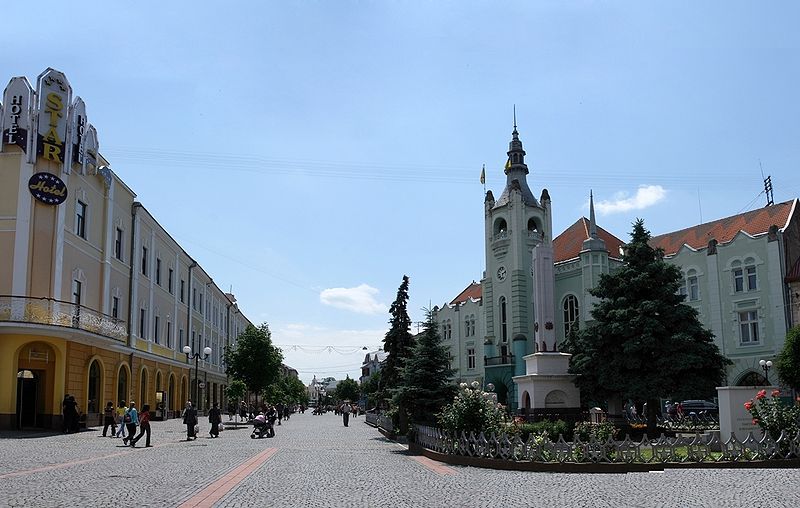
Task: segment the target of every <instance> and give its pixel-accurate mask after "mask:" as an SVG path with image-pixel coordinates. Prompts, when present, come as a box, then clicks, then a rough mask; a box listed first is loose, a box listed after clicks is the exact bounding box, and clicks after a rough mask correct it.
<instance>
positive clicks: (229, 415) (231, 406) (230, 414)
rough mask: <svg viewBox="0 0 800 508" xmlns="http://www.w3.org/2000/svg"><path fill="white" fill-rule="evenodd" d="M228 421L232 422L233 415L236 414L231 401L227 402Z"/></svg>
mask: <svg viewBox="0 0 800 508" xmlns="http://www.w3.org/2000/svg"><path fill="white" fill-rule="evenodd" d="M227 409H228V421H231V420H233V415H234V414H235V413H236V406H234V404H233V401H228V407H227Z"/></svg>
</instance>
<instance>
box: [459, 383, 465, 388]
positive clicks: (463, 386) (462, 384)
mask: <svg viewBox="0 0 800 508" xmlns="http://www.w3.org/2000/svg"><path fill="white" fill-rule="evenodd" d="M458 386H459V388H466V387H467V383H461V384H460V385H458Z"/></svg>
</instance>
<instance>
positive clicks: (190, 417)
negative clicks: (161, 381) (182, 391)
mask: <svg viewBox="0 0 800 508" xmlns="http://www.w3.org/2000/svg"><path fill="white" fill-rule="evenodd" d="M183 423H184V424H185V425H186V440H187V441H191V440H192V439H197V434H195V432H194V426H195V425H197V410H196V409H195V408H194V407H192V403H191V401H188V402H186V409H184V410H183Z"/></svg>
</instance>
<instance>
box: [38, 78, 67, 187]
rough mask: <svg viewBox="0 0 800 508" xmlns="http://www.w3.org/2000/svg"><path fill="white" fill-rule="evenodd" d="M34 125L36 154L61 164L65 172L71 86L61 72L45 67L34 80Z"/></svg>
mask: <svg viewBox="0 0 800 508" xmlns="http://www.w3.org/2000/svg"><path fill="white" fill-rule="evenodd" d="M37 99H38V102H39V105H38V108H37V110H38V112H39V116H38V124H37V125H38V129H37V137H36V154H37V155H38V156H39V157H42V158H44V159H45V160H50V161H53V162H55V163H58V164H62V165H63V166H64V169H65V170H66V171H67V172H69V169H70V166H71V163H72V161H70V160H68V159H67V155H68V152H69V151H68V150H67V142H68V139H67V114H68V112H69V105H70V102H71V101H72V87H71V86H70V85H69V82H68V81H67V77H66V76H64V74H62V73H61V72H59V71H57V70H55V69H51V68H48V69H47V70H46V71H44V72H43V73H42V74H40V75H39V79H38V83H37Z"/></svg>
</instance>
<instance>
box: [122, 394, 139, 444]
mask: <svg viewBox="0 0 800 508" xmlns="http://www.w3.org/2000/svg"><path fill="white" fill-rule="evenodd" d="M122 418H123V420H122V421H123V422H125V426H126V427H128V429H127V430H128V437H123V438H122V443H123V444H124V445H125V446H128V441H129V440H132V439H133V437H134V436H135V435H136V427H138V426H139V412H138V411H137V410H136V403H135V402H134V401H130V403H129V404H128V411H127V412H126V413H125V416H123V417H122Z"/></svg>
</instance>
